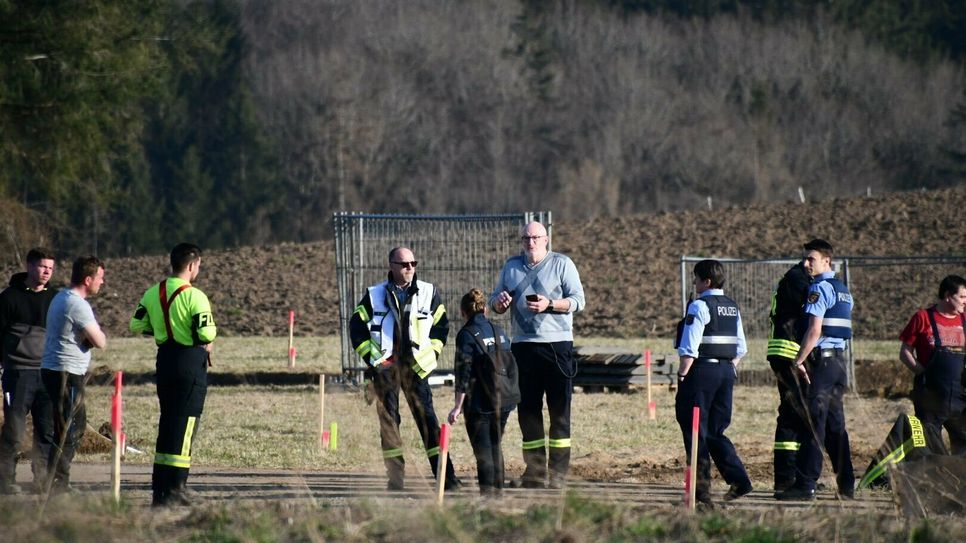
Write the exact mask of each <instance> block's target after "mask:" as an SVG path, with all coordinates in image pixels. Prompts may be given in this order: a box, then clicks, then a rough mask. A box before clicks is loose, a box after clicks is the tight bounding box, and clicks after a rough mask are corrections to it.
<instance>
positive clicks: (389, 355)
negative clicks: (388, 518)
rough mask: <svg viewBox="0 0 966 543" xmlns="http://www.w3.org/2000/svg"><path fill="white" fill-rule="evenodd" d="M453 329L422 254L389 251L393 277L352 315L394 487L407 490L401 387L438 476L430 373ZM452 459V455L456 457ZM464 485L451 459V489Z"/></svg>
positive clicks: (436, 428) (365, 298) (352, 327)
mask: <svg viewBox="0 0 966 543" xmlns="http://www.w3.org/2000/svg"><path fill="white" fill-rule="evenodd" d="M448 334H449V320H448V319H447V317H446V308H445V307H444V306H443V304H442V303H441V302H440V297H439V292H437V290H436V287H434V286H433V285H432V284H430V283H426V282H424V281H419V280H418V279H416V259H415V257H414V256H413V252H412V251H411V250H410V249H408V248H406V247H397V248H394V249H393V250H391V251H389V277H388V280H387V281H385V282H383V283H380V284H378V285H374V286H371V287H369V289H368V292H367V293H366V295H365V296H363V297H362V300H360V301H359V305H358V306H356V309H355V312H354V313H353V314H352V318H351V319H350V320H349V335H350V337H351V339H352V346H353V348H354V349H355V351H356V353H358V354H359V356H361V357H362V359H363V360H364V361H365V362H366V364H367V365H368V366H369V369H368V370H367V371H366V378H367V380H370V379H371V382H372V386H373V389H374V392H375V396H376V411H377V413H378V415H379V433H380V437H381V440H382V456H383V459H384V461H385V464H386V471H387V474H388V477H389V483H388V487H387V488H388V489H389V490H402V489H404V487H405V486H404V477H405V461H404V459H403V449H402V437H401V436H400V434H399V423H400V417H399V390H400V388H402V392H403V394H404V395H405V397H406V401H407V402H408V403H409V409H410V410H411V411H412V413H413V418H414V419H415V420H416V427H417V428H418V429H419V435H420V436H421V437H422V439H423V444H424V445H425V447H426V455H427V456H428V457H429V464H430V467H431V468H432V470H433V475H434V476H435V475H437V463H438V461H439V452H440V450H439V420H438V419H437V418H436V412H435V410H434V409H433V394H432V391H431V390H430V388H429V384H428V383H427V382H426V377H428V376H429V374H430V373H432V371H433V370H434V369H435V368H436V360H437V359H438V358H439V355H440V353H441V352H442V350H443V345H444V344H445V342H446V336H447V335H448ZM450 458H451V457H450ZM459 486H460V482H459V480H458V479H457V478H456V475H455V473H454V472H453V462H452V460H451V459H448V461H447V463H446V488H447V489H448V490H455V489H456V488H458V487H459Z"/></svg>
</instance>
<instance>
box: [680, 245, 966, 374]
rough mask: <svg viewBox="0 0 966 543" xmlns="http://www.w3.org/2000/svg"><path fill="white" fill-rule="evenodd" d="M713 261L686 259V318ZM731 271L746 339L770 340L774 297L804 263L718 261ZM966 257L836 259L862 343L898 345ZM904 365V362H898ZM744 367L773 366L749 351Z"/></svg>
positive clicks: (729, 283) (730, 288) (729, 281)
mask: <svg viewBox="0 0 966 543" xmlns="http://www.w3.org/2000/svg"><path fill="white" fill-rule="evenodd" d="M705 258H708V257H697V256H682V257H681V314H682V315H683V314H684V312H685V311H686V310H687V305H688V299H689V296H690V293H692V292H693V287H692V284H691V276H692V269H693V268H694V264H695V263H697V262H699V261H701V260H704V259H705ZM716 260H718V261H720V262H721V263H722V264H723V265H724V268H725V277H726V282H725V293H726V294H727V295H728V296H730V297H731V298H732V299H734V300H735V302H737V303H738V307H739V308H740V309H741V321H742V324H743V326H744V329H745V336H746V337H748V338H753V339H764V338H767V337H768V333H769V331H770V327H771V322H770V321H769V320H768V314H769V312H770V311H771V298H772V294H773V293H774V291H775V287H777V286H778V281H779V280H780V279H781V278H782V276H783V275H784V274H785V272H786V271H787V270H788V268H790V267H792V266H793V265H795V264H796V263H798V262H799V261H800V259H791V258H775V259H738V258H717V259H716ZM964 266H966V255H958V256H905V257H872V256H843V257H835V258H833V259H832V268H833V270H834V271H835V272H836V276H837V277H839V278H841V279H842V281H844V282H845V283H846V284H847V285H848V286H849V290H850V291H851V292H852V296H853V297H854V299H855V309H854V310H853V313H852V322H853V324H852V331H853V334H854V337H855V338H856V339H859V340H860V341H861V340H863V339H868V340H895V342H896V357H897V358H898V352H899V339H898V338H899V333H900V332H902V329H903V328H904V327H905V325H906V323H907V322H908V321H909V319H910V318H911V317H912V315H913V313H915V311H916V310H917V309H918V308H921V307H928V306H930V305H932V304H934V303H935V302H936V294H937V291H938V289H939V282H940V281H942V279H943V277H946V276H947V275H950V274H956V275H964V273H966V270H964ZM851 347H852V345H851V342H850V345H849V351H848V352H849V367H848V373H849V386H850V387H851V388H852V390H855V352H854V349H852V348H851ZM896 363H897V364H898V360H897V362H896ZM742 367H747V368H749V369H751V368H754V369H758V368H763V367H767V364H766V361H765V353H764V352H760V353H758V352H749V353H748V357H747V358H746V360H743V361H742Z"/></svg>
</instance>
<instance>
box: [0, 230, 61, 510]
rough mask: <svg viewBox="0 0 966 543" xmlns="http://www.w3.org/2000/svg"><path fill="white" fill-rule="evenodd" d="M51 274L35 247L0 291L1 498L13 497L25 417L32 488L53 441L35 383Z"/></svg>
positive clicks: (49, 260)
mask: <svg viewBox="0 0 966 543" xmlns="http://www.w3.org/2000/svg"><path fill="white" fill-rule="evenodd" d="M53 273H54V255H53V253H51V252H50V251H48V250H47V249H43V248H35V249H31V250H30V252H28V253H27V271H26V273H24V272H21V273H17V274H14V275H13V277H11V278H10V286H9V287H7V288H6V289H5V290H4V291H3V292H2V293H0V336H2V347H0V349H2V362H3V378H2V382H3V417H4V421H3V430H2V431H0V494H16V493H18V492H20V488H19V487H18V486H17V485H16V484H15V483H16V468H17V455H18V453H19V452H20V446H21V445H22V443H23V438H24V433H25V431H26V424H27V413H30V414H31V416H32V417H33V423H34V432H33V434H34V447H33V455H32V456H33V458H32V459H31V465H32V468H33V474H34V485H35V487H36V488H37V489H40V488H42V485H43V483H44V482H45V480H46V478H47V457H48V455H49V453H50V447H51V444H52V443H53V426H54V423H53V418H52V412H51V403H50V397H49V396H48V395H47V390H46V389H45V388H44V384H43V382H42V381H41V380H40V360H41V357H42V356H43V354H44V340H45V338H46V328H45V327H46V324H47V308H48V307H49V306H50V301H51V300H52V299H53V298H54V295H55V294H56V293H57V291H56V290H55V289H52V288H48V286H47V283H48V282H49V281H50V278H51V276H53Z"/></svg>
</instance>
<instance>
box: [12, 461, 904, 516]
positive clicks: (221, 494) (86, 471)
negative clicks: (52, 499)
mask: <svg viewBox="0 0 966 543" xmlns="http://www.w3.org/2000/svg"><path fill="white" fill-rule="evenodd" d="M110 469H111V467H110V465H108V464H94V463H78V464H74V465H73V467H72V470H71V477H72V485H73V486H74V487H75V488H77V490H79V491H81V492H92V493H104V494H106V493H108V492H110ZM121 473H122V482H121V493H122V495H123V496H124V497H125V499H126V500H128V501H130V502H131V503H133V504H135V505H139V506H147V505H148V504H149V503H150V501H151V466H145V465H125V466H123V467H122V470H121ZM17 474H18V480H20V481H26V480H29V478H30V468H29V466H28V465H27V464H25V463H21V464H20V465H18V473H17ZM462 479H463V482H464V484H465V486H464V487H463V489H461V490H460V491H458V492H456V493H451V494H447V496H446V499H447V500H461V501H465V500H478V499H480V498H479V497H478V490H477V487H476V482H475V481H474V480H473V479H472V478H470V477H466V476H463V477H462ZM189 486H190V490H191V491H192V492H193V493H194V494H193V495H194V496H195V499H196V500H197V501H198V502H200V503H217V502H220V501H226V500H232V501H234V500H243V501H290V502H292V503H298V502H301V503H307V504H312V505H322V504H324V505H329V506H341V505H348V504H350V503H352V502H357V501H363V500H366V501H391V502H399V501H407V502H419V503H420V504H425V505H430V504H432V503H433V500H434V499H435V486H434V483H433V481H432V480H430V479H418V478H415V477H410V478H409V479H407V489H406V491H404V492H388V491H386V482H385V478H384V476H383V475H382V474H376V473H334V472H319V471H309V472H297V471H286V470H239V469H227V468H199V469H197V470H195V471H194V472H193V473H192V475H191V481H190V484H189ZM570 488H571V489H572V490H573V491H574V492H576V493H577V494H580V495H584V496H587V497H591V498H593V499H595V500H600V501H605V502H609V503H614V504H625V505H629V506H631V505H633V506H643V507H646V508H652V507H656V508H666V507H676V506H678V505H679V504H680V503H681V500H682V496H683V494H682V492H683V490H682V486H680V485H672V484H664V483H642V484H637V483H615V482H596V481H573V482H572V483H571V485H570ZM715 491H716V495H717V496H718V497H720V496H721V495H722V494H723V493H724V491H725V488H723V487H722V488H715ZM563 496H564V493H563V492H561V491H559V490H532V489H507V490H506V491H505V494H504V498H503V499H502V500H499V501H495V502H490V503H492V505H493V506H494V507H499V508H506V509H525V508H526V507H528V506H529V505H531V504H534V503H554V502H558V501H560V500H561V499H562V497H563ZM4 499H18V500H27V499H32V497H29V496H24V495H21V496H15V497H7V498H4ZM721 506H722V507H725V508H729V509H730V508H733V509H742V510H759V511H764V510H772V509H777V508H783V509H786V510H812V509H815V508H818V509H833V510H847V511H853V512H879V513H888V512H891V511H893V510H894V505H893V501H892V495H891V494H887V493H881V492H880V493H866V494H860V495H859V496H858V499H856V500H855V501H845V502H843V501H839V500H838V499H836V498H835V496H834V494H833V493H832V492H820V493H819V496H818V499H817V500H815V501H814V502H782V503H779V502H776V501H775V500H774V499H773V498H772V494H771V492H770V491H768V490H756V491H754V492H752V493H751V494H750V495H748V496H746V497H744V498H742V499H740V500H738V501H736V502H731V503H728V504H723V503H722V505H721Z"/></svg>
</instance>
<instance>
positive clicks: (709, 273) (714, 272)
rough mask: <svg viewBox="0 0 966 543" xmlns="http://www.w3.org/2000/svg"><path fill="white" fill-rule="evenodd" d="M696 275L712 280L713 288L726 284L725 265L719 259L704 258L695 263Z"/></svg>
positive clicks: (702, 278)
mask: <svg viewBox="0 0 966 543" xmlns="http://www.w3.org/2000/svg"><path fill="white" fill-rule="evenodd" d="M694 275H695V277H697V278H698V279H701V280H702V281H703V280H705V279H710V280H711V288H722V287H724V284H725V272H724V266H723V265H722V264H721V262H718V261H717V260H711V259H707V260H702V261H701V262H698V263H697V264H695V265H694Z"/></svg>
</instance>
